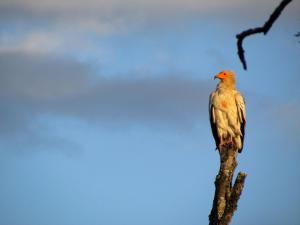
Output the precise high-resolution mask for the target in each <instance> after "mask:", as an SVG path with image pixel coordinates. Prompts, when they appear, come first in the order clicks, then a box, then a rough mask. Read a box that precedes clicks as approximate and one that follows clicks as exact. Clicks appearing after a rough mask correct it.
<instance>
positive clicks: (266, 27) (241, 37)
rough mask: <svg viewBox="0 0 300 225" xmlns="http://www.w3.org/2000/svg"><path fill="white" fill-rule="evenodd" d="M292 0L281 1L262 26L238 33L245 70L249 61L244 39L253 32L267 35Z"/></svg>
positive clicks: (240, 53)
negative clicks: (247, 60) (244, 47)
mask: <svg viewBox="0 0 300 225" xmlns="http://www.w3.org/2000/svg"><path fill="white" fill-rule="evenodd" d="M291 1H292V0H282V1H281V3H280V4H279V5H278V6H277V8H276V9H275V10H274V12H273V13H272V14H271V16H270V17H269V19H268V20H267V22H265V24H264V25H263V26H262V27H256V28H251V29H248V30H245V31H243V32H241V33H239V34H237V35H236V38H237V48H238V56H239V58H240V61H241V63H242V64H243V68H244V70H247V63H246V59H245V55H244V53H245V51H244V49H243V40H244V39H245V38H246V37H248V36H250V35H253V34H257V33H263V34H264V35H266V34H267V33H268V31H269V30H270V28H271V27H272V25H273V23H274V22H275V21H276V20H277V18H278V17H279V16H280V14H281V13H282V11H283V10H284V8H285V7H286V6H287V5H288V4H289V3H290V2H291Z"/></svg>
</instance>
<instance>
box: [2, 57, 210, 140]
mask: <svg viewBox="0 0 300 225" xmlns="http://www.w3.org/2000/svg"><path fill="white" fill-rule="evenodd" d="M0 65H1V77H0V99H1V104H2V107H3V110H2V111H1V114H2V115H1V118H0V119H1V124H2V126H1V130H0V133H2V134H4V135H5V134H7V133H19V132H22V131H26V129H27V127H29V125H30V124H32V123H34V122H35V119H36V118H39V116H41V115H45V114H50V115H54V116H64V117H68V116H69V117H75V118H77V119H80V120H84V121H91V122H93V123H97V122H100V123H107V124H110V123H113V124H123V123H125V124H137V123H138V124H145V125H154V126H160V127H161V126H163V127H164V126H171V127H177V128H180V127H185V126H191V125H192V124H193V123H194V121H195V120H197V119H198V118H199V116H200V115H201V114H202V113H203V112H206V110H207V107H206V106H207V97H208V94H209V89H210V87H211V83H209V82H206V81H201V80H193V79H185V78H179V77H178V76H174V75H171V74H170V75H166V76H163V77H161V78H158V77H156V78H149V77H148V78H140V79H130V78H129V79H128V77H127V78H126V79H122V78H113V79H108V78H105V77H103V76H101V75H98V74H95V73H94V72H92V70H90V68H89V67H88V66H86V65H83V64H79V63H76V62H72V61H66V60H62V59H56V58H53V57H49V56H46V55H36V54H33V55H29V54H20V53H10V54H4V53H2V54H0Z"/></svg>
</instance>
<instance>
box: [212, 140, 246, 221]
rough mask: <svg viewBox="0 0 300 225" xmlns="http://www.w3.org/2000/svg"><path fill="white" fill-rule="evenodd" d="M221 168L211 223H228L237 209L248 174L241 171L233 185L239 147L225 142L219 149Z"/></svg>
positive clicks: (216, 182) (217, 178)
mask: <svg viewBox="0 0 300 225" xmlns="http://www.w3.org/2000/svg"><path fill="white" fill-rule="evenodd" d="M219 154H220V163H221V165H220V169H219V173H218V175H217V176H216V180H215V188H216V189H215V196H214V201H213V206H212V210H211V213H210V215H209V225H227V224H229V223H230V221H231V218H232V216H233V214H234V212H235V210H236V209H237V203H238V200H239V198H240V196H241V194H242V191H243V188H244V183H245V179H246V176H247V175H246V174H245V173H242V172H239V173H238V175H237V178H236V180H235V182H234V185H233V186H232V179H233V175H234V170H235V168H236V166H237V159H236V158H237V155H238V149H237V148H236V147H235V146H233V145H232V144H230V143H225V144H224V145H222V146H221V148H220V150H219Z"/></svg>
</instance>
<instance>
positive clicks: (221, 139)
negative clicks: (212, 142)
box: [218, 135, 224, 150]
mask: <svg viewBox="0 0 300 225" xmlns="http://www.w3.org/2000/svg"><path fill="white" fill-rule="evenodd" d="M223 144H224V140H223V135H221V136H220V143H219V146H218V149H219V150H221V147H222V145H223Z"/></svg>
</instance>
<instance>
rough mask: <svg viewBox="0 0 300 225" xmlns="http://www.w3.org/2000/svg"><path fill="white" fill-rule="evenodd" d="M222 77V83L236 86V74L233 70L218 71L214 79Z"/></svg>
mask: <svg viewBox="0 0 300 225" xmlns="http://www.w3.org/2000/svg"><path fill="white" fill-rule="evenodd" d="M216 78H218V79H220V81H221V82H220V83H221V84H224V85H225V86H233V87H234V86H235V74H234V72H233V71H230V70H224V71H222V72H220V73H218V74H217V75H216V76H215V78H214V79H216Z"/></svg>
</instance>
